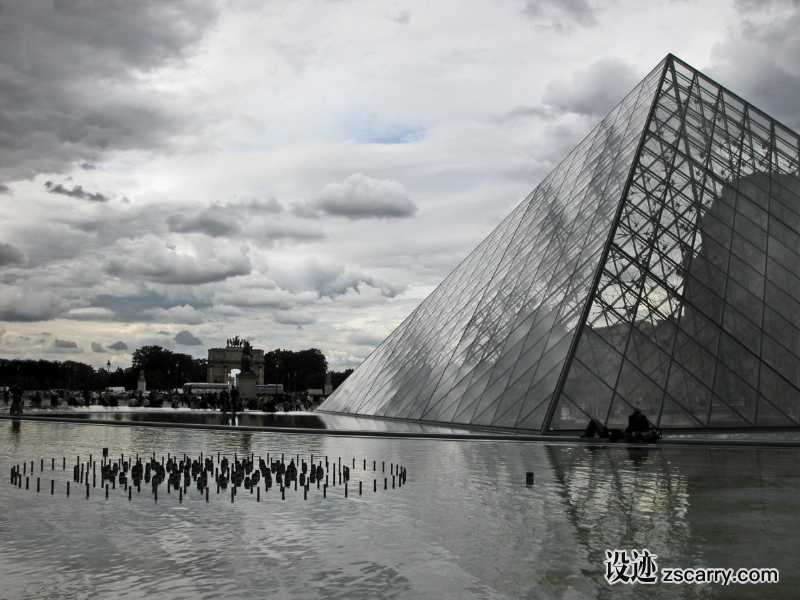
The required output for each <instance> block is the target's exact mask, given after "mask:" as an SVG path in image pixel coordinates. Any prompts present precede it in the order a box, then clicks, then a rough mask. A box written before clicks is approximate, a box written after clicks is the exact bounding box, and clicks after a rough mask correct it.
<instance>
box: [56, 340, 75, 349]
mask: <svg viewBox="0 0 800 600" xmlns="http://www.w3.org/2000/svg"><path fill="white" fill-rule="evenodd" d="M53 344H54V345H55V347H56V348H77V347H78V344H76V343H75V342H73V341H71V340H60V339H58V338H56V339H55V341H54V342H53Z"/></svg>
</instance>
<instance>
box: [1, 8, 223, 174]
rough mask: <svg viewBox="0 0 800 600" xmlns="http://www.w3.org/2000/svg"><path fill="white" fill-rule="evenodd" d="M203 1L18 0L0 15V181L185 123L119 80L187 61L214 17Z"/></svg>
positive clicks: (151, 142)
mask: <svg viewBox="0 0 800 600" xmlns="http://www.w3.org/2000/svg"><path fill="white" fill-rule="evenodd" d="M218 10H219V8H218V5H217V3H216V2H213V1H212V2H209V1H204V0H172V1H170V2H163V1H162V0H139V1H137V2H126V1H124V0H26V1H25V2H6V3H4V4H3V5H2V10H1V11H0V30H2V32H3V34H2V35H0V73H1V74H0V179H6V180H17V179H22V178H29V177H32V176H34V175H36V174H37V173H41V172H59V171H61V170H63V169H66V168H69V167H71V166H72V165H74V164H75V163H77V162H81V161H83V162H87V163H89V162H91V163H94V162H96V161H98V160H101V159H102V157H103V156H104V154H105V152H107V151H109V150H115V149H129V148H153V147H158V146H162V145H163V144H164V143H166V139H167V138H168V137H169V136H170V135H172V134H174V133H177V132H179V131H181V130H183V128H185V127H186V126H187V125H188V120H187V118H186V117H184V116H182V115H181V113H180V111H178V110H177V109H175V108H168V107H165V106H164V103H163V102H160V100H163V99H164V98H166V93H164V97H163V98H162V97H156V96H159V94H154V93H147V94H145V93H140V94H139V96H138V97H137V92H135V91H133V90H132V89H131V87H126V86H125V83H126V82H127V81H129V80H132V79H133V78H136V77H139V76H140V75H141V74H142V73H147V72H150V71H153V70H156V69H158V68H160V67H163V66H166V65H169V64H172V63H174V62H176V61H179V60H182V59H183V58H185V57H186V56H187V55H188V54H189V53H190V52H191V51H192V50H193V48H195V47H196V45H197V43H198V42H199V41H200V40H201V39H202V37H203V35H204V34H205V32H206V31H208V30H209V28H210V27H211V26H212V25H213V24H214V23H215V21H216V18H217V15H218Z"/></svg>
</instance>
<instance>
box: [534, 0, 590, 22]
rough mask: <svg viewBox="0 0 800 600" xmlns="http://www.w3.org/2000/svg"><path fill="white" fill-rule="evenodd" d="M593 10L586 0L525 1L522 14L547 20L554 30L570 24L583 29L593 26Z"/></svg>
mask: <svg viewBox="0 0 800 600" xmlns="http://www.w3.org/2000/svg"><path fill="white" fill-rule="evenodd" d="M594 12H595V11H594V8H592V6H591V5H590V4H589V2H587V0H526V2H525V5H524V7H523V9H522V14H523V15H525V16H526V17H529V18H531V19H536V20H538V19H547V20H548V21H550V22H551V23H554V24H555V26H556V28H558V29H563V28H565V27H567V26H568V25H570V24H572V23H577V24H578V25H583V26H585V27H588V26H591V25H595V24H596V23H597V18H596V17H595V15H594Z"/></svg>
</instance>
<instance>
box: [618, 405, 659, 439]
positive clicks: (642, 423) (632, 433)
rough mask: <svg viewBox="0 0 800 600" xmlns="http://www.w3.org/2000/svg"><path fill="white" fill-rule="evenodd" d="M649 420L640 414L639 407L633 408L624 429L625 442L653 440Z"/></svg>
mask: <svg viewBox="0 0 800 600" xmlns="http://www.w3.org/2000/svg"><path fill="white" fill-rule="evenodd" d="M653 433H654V432H653V430H652V427H651V426H650V421H648V420H647V417H646V416H644V414H642V409H641V408H638V407H637V408H634V409H633V413H632V414H631V415H630V416H629V417H628V428H627V429H626V430H625V441H626V442H650V441H654V440H655V436H654V435H653Z"/></svg>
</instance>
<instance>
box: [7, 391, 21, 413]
mask: <svg viewBox="0 0 800 600" xmlns="http://www.w3.org/2000/svg"><path fill="white" fill-rule="evenodd" d="M22 393H23V391H22V388H21V387H19V386H18V385H15V386H14V387H12V388H11V408H10V409H9V411H8V412H9V413H11V414H12V415H21V414H22Z"/></svg>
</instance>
